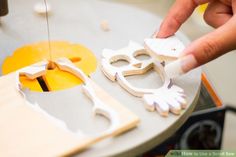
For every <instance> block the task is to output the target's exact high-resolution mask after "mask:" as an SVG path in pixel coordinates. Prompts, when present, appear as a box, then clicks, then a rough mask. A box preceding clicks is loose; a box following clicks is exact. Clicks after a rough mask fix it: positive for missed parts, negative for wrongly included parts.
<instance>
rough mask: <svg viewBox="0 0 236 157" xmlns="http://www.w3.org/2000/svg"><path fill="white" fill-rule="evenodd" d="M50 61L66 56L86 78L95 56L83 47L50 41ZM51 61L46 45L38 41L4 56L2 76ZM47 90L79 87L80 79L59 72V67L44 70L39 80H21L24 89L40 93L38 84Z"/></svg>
mask: <svg viewBox="0 0 236 157" xmlns="http://www.w3.org/2000/svg"><path fill="white" fill-rule="evenodd" d="M51 51H52V59H53V60H56V59H57V58H61V57H66V58H68V59H70V60H71V61H72V62H73V63H74V64H75V65H76V66H77V67H78V68H80V69H81V70H83V72H84V73H85V74H87V75H89V74H91V73H92V72H94V71H95V70H96V66H97V62H96V57H95V56H94V55H93V53H92V52H91V51H90V50H89V49H87V48H86V47H84V46H82V45H80V44H72V43H69V42H64V41H51ZM45 59H48V60H49V59H50V55H49V48H48V42H39V43H35V44H30V45H25V46H23V47H21V48H18V49H17V50H16V51H15V52H14V53H13V55H12V56H9V57H7V58H6V59H5V60H4V62H3V65H2V72H3V74H8V73H10V72H13V71H16V70H18V69H21V68H23V67H25V66H29V65H31V64H34V63H37V62H40V61H42V60H45ZM39 80H41V81H43V82H44V83H45V85H46V87H47V88H48V90H49V91H55V90H63V89H67V88H70V87H74V86H76V85H78V84H81V83H82V82H81V80H80V79H78V78H76V77H75V76H74V75H72V74H70V73H67V72H63V71H60V70H59V69H58V68H55V69H53V70H47V73H46V75H44V76H42V77H41V78H38V79H35V80H30V79H28V78H27V77H25V76H21V77H20V81H21V82H22V84H23V86H24V87H26V88H29V89H30V90H32V91H43V89H42V84H40V82H41V81H39Z"/></svg>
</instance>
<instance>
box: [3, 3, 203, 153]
mask: <svg viewBox="0 0 236 157" xmlns="http://www.w3.org/2000/svg"><path fill="white" fill-rule="evenodd" d="M35 2H36V0H27V1H26V0H17V1H15V0H9V6H10V10H11V11H10V14H9V15H8V16H7V17H4V18H3V20H2V25H1V27H0V51H1V53H0V56H1V57H0V63H2V62H3V59H4V58H5V57H6V56H8V55H10V54H11V53H12V52H13V51H14V50H15V49H16V48H18V47H21V46H22V45H25V44H28V43H32V42H38V41H41V40H46V39H47V33H46V21H45V19H44V18H43V17H39V16H35V14H34V13H33V12H32V7H33V6H34V4H35ZM149 2H150V3H151V4H154V2H152V1H148V2H144V1H138V2H137V3H139V4H140V7H141V6H144V7H146V6H147V3H149ZM50 3H51V5H52V7H53V8H54V10H53V15H51V16H50V17H49V20H50V26H51V28H50V30H51V37H52V40H67V41H71V42H75V43H82V44H84V45H86V46H87V47H89V48H90V49H91V50H92V51H93V52H94V53H95V54H96V56H97V58H98V60H100V58H101V52H102V49H103V48H105V47H107V48H114V49H118V48H120V47H123V46H125V45H126V44H127V42H128V41H129V40H130V39H131V40H135V41H137V42H140V43H141V42H142V41H143V39H144V38H147V37H149V36H151V34H152V33H153V32H154V30H155V29H156V28H157V26H158V25H159V24H160V19H159V18H158V17H157V16H156V15H153V14H151V13H148V12H147V11H144V10H142V9H139V8H135V7H132V6H129V5H125V4H118V3H114V1H106V0H100V1H99V0H87V1H84V0H71V1H70V2H68V1H65V0H51V1H50ZM133 3H134V2H133ZM155 4H157V3H155ZM54 6H55V7H54ZM156 7H158V5H157V6H156ZM159 8H162V7H159ZM102 19H107V20H108V22H109V24H110V27H111V31H109V32H104V31H102V30H101V29H100V27H99V24H100V21H101V20H102ZM178 36H179V37H180V38H181V39H183V40H184V42H185V43H186V42H187V40H186V38H184V37H183V36H182V35H181V34H178ZM99 66H100V65H99ZM200 73H201V71H200V69H197V70H195V71H192V72H190V73H189V74H188V75H185V76H182V77H180V78H178V79H177V80H176V84H177V85H179V86H181V87H183V88H184V90H185V92H186V94H187V101H188V105H190V104H192V102H193V101H195V99H196V95H197V93H198V89H199V85H200ZM92 79H93V80H95V81H96V82H97V83H98V85H100V86H102V87H103V88H104V89H105V90H106V91H108V92H109V93H110V94H111V96H113V97H114V98H116V99H118V100H119V101H120V102H121V103H122V104H124V105H125V106H126V107H127V108H129V109H130V110H131V111H133V112H134V113H136V114H137V115H138V116H139V117H140V118H141V124H140V126H139V127H138V128H136V129H135V130H133V131H130V132H128V133H126V134H124V135H122V136H118V137H116V138H113V139H110V140H107V141H103V142H101V143H100V144H97V145H95V146H93V147H92V148H90V149H88V150H87V151H84V152H82V153H81V154H80V155H78V156H80V157H86V156H88V157H90V156H111V155H112V156H122V157H123V156H133V155H137V154H138V153H142V152H144V151H147V150H148V149H150V148H152V147H153V146H155V145H157V144H159V143H160V142H162V141H163V140H165V139H166V138H167V137H168V136H170V135H171V134H172V133H173V132H174V131H175V129H177V127H179V126H180V125H181V124H182V123H183V122H184V121H185V119H186V118H187V116H188V115H189V114H190V113H191V111H192V110H193V107H194V104H193V105H191V106H190V107H189V108H187V109H186V112H184V113H183V114H182V115H181V116H180V117H177V116H174V115H170V116H169V117H168V118H162V117H161V116H159V115H158V114H157V113H150V112H147V111H146V110H145V109H144V108H143V103H142V102H141V101H140V99H139V98H133V97H131V96H130V95H129V94H128V93H127V92H125V91H124V90H123V89H122V88H120V87H119V85H117V84H114V83H112V82H110V81H109V80H108V79H107V78H105V76H104V75H103V74H102V72H101V71H100V69H98V70H97V71H96V73H94V74H93V75H92ZM129 81H131V83H133V84H134V85H136V86H145V87H154V86H157V87H159V86H160V82H161V81H160V79H159V78H158V77H157V76H156V74H153V73H151V72H150V73H148V74H147V75H144V76H140V77H138V78H137V77H129ZM79 91H80V86H79V87H75V88H72V89H68V90H66V91H59V92H54V93H40V94H38V93H29V94H28V96H29V97H30V99H31V100H32V101H37V102H38V103H39V104H40V105H41V107H42V108H43V109H45V110H47V111H48V112H49V113H50V114H52V115H53V116H55V117H56V118H59V119H61V120H63V121H65V122H66V123H67V125H68V127H69V128H70V129H71V130H74V131H75V130H76V129H77V128H83V131H84V132H87V133H89V134H93V133H94V132H102V131H103V130H105V129H106V128H107V127H108V124H109V123H108V122H107V121H105V120H104V119H103V118H102V117H96V119H94V118H92V116H91V115H92V113H91V112H92V110H91V108H92V107H91V105H90V102H89V100H88V99H86V98H84V95H83V94H82V93H81V94H78V92H79ZM65 104H66V106H65ZM173 124H175V126H174V125H173ZM167 130H168V131H167ZM49 149H50V148H49Z"/></svg>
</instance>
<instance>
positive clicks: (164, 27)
mask: <svg viewBox="0 0 236 157" xmlns="http://www.w3.org/2000/svg"><path fill="white" fill-rule="evenodd" d="M209 1H211V0H176V1H175V3H174V5H173V6H172V7H171V9H170V11H169V12H168V14H167V16H166V18H165V19H164V21H163V22H162V24H161V27H160V30H159V32H156V34H155V37H159V38H166V37H169V36H171V35H173V34H174V33H175V32H176V31H177V30H178V29H179V27H180V26H181V25H182V24H183V23H184V22H185V21H186V20H187V19H188V18H189V16H190V15H191V14H192V13H193V11H194V9H195V8H196V7H197V6H198V5H200V4H204V3H207V2H209Z"/></svg>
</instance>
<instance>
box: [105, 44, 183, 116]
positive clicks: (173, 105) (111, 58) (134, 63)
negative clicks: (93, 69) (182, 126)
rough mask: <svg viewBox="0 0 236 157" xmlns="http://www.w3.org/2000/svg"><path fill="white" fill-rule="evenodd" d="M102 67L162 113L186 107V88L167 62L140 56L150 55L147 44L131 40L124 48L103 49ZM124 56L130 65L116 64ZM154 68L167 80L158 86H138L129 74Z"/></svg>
mask: <svg viewBox="0 0 236 157" xmlns="http://www.w3.org/2000/svg"><path fill="white" fill-rule="evenodd" d="M102 55H103V56H102V57H103V59H102V71H103V73H104V74H105V75H106V76H107V77H108V78H109V79H110V80H111V81H117V82H118V83H119V84H120V85H121V86H122V87H123V88H124V89H125V90H127V91H128V92H129V93H131V94H132V95H134V96H137V97H142V98H143V100H144V102H145V106H146V108H147V109H148V110H149V111H155V110H156V111H158V112H159V113H160V114H161V115H162V116H167V115H168V113H169V111H170V112H172V113H174V114H177V115H178V114H180V113H181V110H182V109H184V108H186V104H187V103H186V99H185V94H184V90H183V89H182V88H180V87H178V86H177V85H174V84H173V82H172V80H171V79H170V78H168V77H167V76H166V74H165V71H164V66H165V64H164V62H158V61H157V60H154V59H153V58H151V57H150V58H149V59H147V60H143V61H140V60H137V59H136V58H135V57H136V56H138V55H149V56H150V54H149V52H148V51H146V50H145V48H144V47H143V46H141V45H139V44H137V43H135V42H132V41H130V43H129V45H128V46H127V47H125V48H123V49H120V50H116V51H115V50H111V49H104V50H103V54H102ZM120 60H124V61H126V62H128V65H124V66H122V67H116V66H113V65H112V63H114V62H117V61H120ZM151 68H153V69H154V70H155V71H156V72H157V74H159V75H160V77H161V78H162V80H163V82H164V83H163V85H162V86H161V87H160V88H158V89H146V88H138V87H134V86H133V85H131V84H130V83H129V82H128V81H127V79H126V78H125V77H126V76H130V75H142V74H144V73H146V72H147V71H148V70H150V69H151Z"/></svg>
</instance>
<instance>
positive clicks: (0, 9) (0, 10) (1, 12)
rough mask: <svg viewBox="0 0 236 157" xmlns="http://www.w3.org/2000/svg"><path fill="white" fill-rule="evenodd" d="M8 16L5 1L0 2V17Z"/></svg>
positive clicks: (0, 0)
mask: <svg viewBox="0 0 236 157" xmlns="http://www.w3.org/2000/svg"><path fill="white" fill-rule="evenodd" d="M7 14H8V2H7V0H0V17H1V16H5V15H7Z"/></svg>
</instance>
